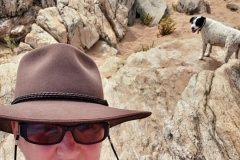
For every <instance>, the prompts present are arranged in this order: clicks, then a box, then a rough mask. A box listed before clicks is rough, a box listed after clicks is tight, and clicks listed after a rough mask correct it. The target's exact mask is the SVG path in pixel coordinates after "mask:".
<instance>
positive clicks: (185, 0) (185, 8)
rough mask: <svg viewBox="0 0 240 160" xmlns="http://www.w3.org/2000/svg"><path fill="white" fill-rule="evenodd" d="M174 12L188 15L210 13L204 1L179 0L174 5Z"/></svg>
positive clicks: (208, 6) (207, 4)
mask: <svg viewBox="0 0 240 160" xmlns="http://www.w3.org/2000/svg"><path fill="white" fill-rule="evenodd" d="M176 10H177V11H178V12H180V13H186V14H188V15H193V14H201V13H204V12H206V13H211V8H210V5H209V3H208V2H207V1H205V0H179V1H178V2H177V4H176Z"/></svg>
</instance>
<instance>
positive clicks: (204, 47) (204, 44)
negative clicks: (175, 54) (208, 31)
mask: <svg viewBox="0 0 240 160" xmlns="http://www.w3.org/2000/svg"><path fill="white" fill-rule="evenodd" d="M206 49H207V43H205V42H203V50H202V55H201V56H199V57H198V59H200V60H203V57H204V54H205V51H206Z"/></svg>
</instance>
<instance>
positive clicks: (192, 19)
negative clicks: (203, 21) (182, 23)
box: [189, 17, 197, 23]
mask: <svg viewBox="0 0 240 160" xmlns="http://www.w3.org/2000/svg"><path fill="white" fill-rule="evenodd" d="M196 18H197V17H192V18H191V19H190V21H189V22H190V23H193V21H194V19H196Z"/></svg>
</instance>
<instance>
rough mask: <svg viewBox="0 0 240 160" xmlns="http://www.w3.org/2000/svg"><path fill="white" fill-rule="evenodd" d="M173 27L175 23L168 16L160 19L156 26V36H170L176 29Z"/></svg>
mask: <svg viewBox="0 0 240 160" xmlns="http://www.w3.org/2000/svg"><path fill="white" fill-rule="evenodd" d="M175 26H176V22H175V21H174V20H173V19H172V18H171V17H170V16H169V15H167V16H166V17H164V18H162V19H161V21H160V22H159V24H158V30H159V34H158V36H159V35H162V36H165V35H168V34H171V33H172V32H173V31H174V30H175V29H176V28H175Z"/></svg>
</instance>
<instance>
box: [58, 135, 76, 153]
mask: <svg viewBox="0 0 240 160" xmlns="http://www.w3.org/2000/svg"><path fill="white" fill-rule="evenodd" d="M79 152H80V148H79V145H78V144H77V143H76V142H75V140H74V138H73V136H72V134H71V132H70V131H67V132H66V133H65V135H64V137H63V139H62V141H61V142H60V143H59V144H58V147H57V153H58V155H60V156H69V155H71V156H73V157H74V156H75V155H76V156H77V155H78V154H79Z"/></svg>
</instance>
